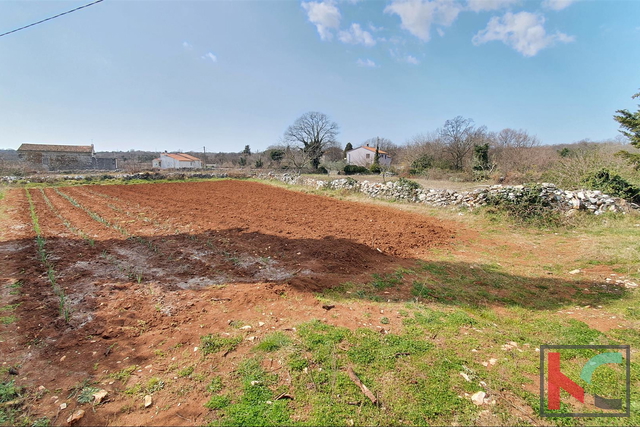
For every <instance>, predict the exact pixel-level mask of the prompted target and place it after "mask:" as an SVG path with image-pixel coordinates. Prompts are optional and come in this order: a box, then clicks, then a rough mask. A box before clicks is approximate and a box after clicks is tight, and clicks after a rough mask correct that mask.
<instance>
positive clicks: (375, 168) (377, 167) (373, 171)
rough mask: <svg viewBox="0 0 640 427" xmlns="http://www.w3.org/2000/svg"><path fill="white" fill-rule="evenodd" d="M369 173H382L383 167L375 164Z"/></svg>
mask: <svg viewBox="0 0 640 427" xmlns="http://www.w3.org/2000/svg"><path fill="white" fill-rule="evenodd" d="M369 171H370V172H371V173H380V172H382V167H381V166H380V165H379V164H376V163H374V164H372V165H371V167H370V168H369Z"/></svg>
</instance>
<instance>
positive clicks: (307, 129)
mask: <svg viewBox="0 0 640 427" xmlns="http://www.w3.org/2000/svg"><path fill="white" fill-rule="evenodd" d="M338 131H339V127H338V124H337V123H335V122H332V121H331V120H330V119H329V117H328V116H327V115H326V114H323V113H318V112H315V111H311V112H308V113H305V114H303V115H302V116H301V117H300V118H298V119H297V120H296V121H295V122H294V123H293V124H292V125H291V126H289V128H288V129H287V131H286V132H285V133H284V141H285V142H286V143H287V146H288V147H289V148H290V149H291V150H296V149H297V150H299V151H301V152H302V154H303V156H302V160H304V161H305V163H306V162H309V163H311V165H312V166H313V168H314V169H317V168H318V166H319V165H320V157H322V154H324V152H325V150H326V149H327V147H330V146H332V145H335V144H336V143H337V142H336V136H337V135H338ZM293 157H300V156H293ZM296 160H298V159H296ZM302 166H304V165H302Z"/></svg>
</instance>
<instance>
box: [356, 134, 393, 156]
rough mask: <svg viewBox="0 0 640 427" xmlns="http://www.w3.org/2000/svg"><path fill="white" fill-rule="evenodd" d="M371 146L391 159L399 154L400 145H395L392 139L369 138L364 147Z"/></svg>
mask: <svg viewBox="0 0 640 427" xmlns="http://www.w3.org/2000/svg"><path fill="white" fill-rule="evenodd" d="M367 144H369V147H378V149H379V150H381V151H384V152H385V153H387V154H389V155H390V156H391V157H395V156H396V155H397V154H398V145H397V144H394V143H393V142H392V141H391V140H390V139H387V138H381V137H377V136H376V137H375V138H369V139H367V140H366V141H365V142H364V145H367Z"/></svg>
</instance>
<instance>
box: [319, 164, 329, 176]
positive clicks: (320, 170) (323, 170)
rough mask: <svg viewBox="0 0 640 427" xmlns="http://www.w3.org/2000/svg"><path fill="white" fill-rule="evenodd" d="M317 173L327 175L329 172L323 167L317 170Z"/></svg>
mask: <svg viewBox="0 0 640 427" xmlns="http://www.w3.org/2000/svg"><path fill="white" fill-rule="evenodd" d="M317 172H318V173H321V174H323V175H327V174H328V173H329V171H328V170H327V168H325V167H324V166H320V167H319V168H318V170H317Z"/></svg>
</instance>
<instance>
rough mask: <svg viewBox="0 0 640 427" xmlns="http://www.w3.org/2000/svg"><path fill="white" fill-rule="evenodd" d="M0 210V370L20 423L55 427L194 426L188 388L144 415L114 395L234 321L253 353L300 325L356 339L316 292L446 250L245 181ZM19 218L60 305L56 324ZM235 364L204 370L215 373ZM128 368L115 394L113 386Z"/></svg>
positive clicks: (364, 213) (408, 228)
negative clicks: (11, 314) (21, 397)
mask: <svg viewBox="0 0 640 427" xmlns="http://www.w3.org/2000/svg"><path fill="white" fill-rule="evenodd" d="M27 192H28V194H29V195H30V198H31V200H32V203H33V208H34V209H33V215H32V214H31V211H30V203H29V200H28V198H27ZM4 202H5V203H6V206H8V207H9V208H8V209H7V210H6V212H5V218H3V220H2V224H3V229H2V230H0V259H1V260H2V263H1V264H2V266H1V268H0V281H1V283H0V293H1V294H0V296H1V297H2V299H3V301H6V302H7V303H8V304H19V306H17V308H16V309H15V317H16V319H17V320H16V321H15V322H14V323H10V324H7V325H0V359H1V360H2V367H3V368H5V369H8V368H9V367H15V368H16V371H13V372H14V373H16V372H17V375H16V383H17V384H19V385H20V386H23V387H26V388H27V389H29V390H33V391H36V392H37V393H36V394H37V395H38V397H39V398H38V399H34V400H33V401H32V402H28V405H27V407H28V409H29V411H30V415H31V417H32V418H34V419H35V418H38V417H42V416H46V417H48V418H49V419H50V420H51V421H52V422H53V423H54V424H64V423H65V422H66V419H67V417H68V416H69V415H71V413H72V412H73V411H74V410H76V409H78V408H82V409H84V410H85V415H84V417H83V418H82V419H81V420H80V421H79V422H78V424H81V425H82V424H87V425H89V424H94V425H95V424H114V425H125V424H137V425H148V424H156V425H176V424H182V425H187V424H189V425H197V424H201V423H203V422H205V421H206V413H207V409H206V408H204V407H203V403H204V402H206V400H207V396H206V395H205V394H206V393H203V390H201V388H203V387H200V388H198V387H195V388H192V389H188V388H187V389H185V390H186V391H184V392H183V393H165V394H161V395H159V396H158V397H156V396H154V402H153V404H152V405H151V406H150V407H149V408H144V406H143V404H142V402H138V401H136V400H135V399H134V398H129V397H127V396H123V395H122V394H121V393H117V392H118V391H119V390H120V391H121V390H123V389H124V388H125V387H127V386H130V385H131V384H134V383H136V381H138V382H139V381H142V379H143V378H147V377H149V376H152V375H155V374H158V373H162V372H165V371H168V370H170V368H171V366H172V365H175V364H176V363H180V362H181V361H182V360H183V359H185V358H188V357H193V354H194V352H195V353H197V351H198V350H197V349H195V347H197V346H198V345H199V342H200V337H201V336H203V335H206V334H210V333H218V332H223V331H226V330H228V329H229V324H230V322H231V323H233V321H234V320H242V321H243V322H245V323H250V324H251V323H253V324H254V325H257V324H260V326H259V327H254V329H253V330H252V331H250V332H247V335H251V336H255V337H256V339H259V337H260V336H262V335H264V334H265V333H267V332H272V331H274V330H290V329H291V328H292V327H294V326H295V325H297V324H299V323H300V322H304V321H307V320H310V319H314V318H317V319H324V320H326V321H328V322H330V323H332V324H337V325H342V326H348V327H354V328H355V327H357V326H362V325H363V324H365V322H364V321H363V318H362V316H361V313H358V312H357V311H354V310H352V308H347V307H342V308H341V307H337V308H336V309H335V310H334V311H332V312H331V313H332V314H334V315H333V316H331V317H330V318H329V319H327V317H328V316H327V311H326V310H325V309H323V308H322V303H321V302H320V301H319V300H318V299H317V298H316V297H315V296H314V295H315V292H318V291H322V290H324V289H327V288H331V287H334V286H337V285H340V284H342V283H345V282H348V281H351V282H356V283H357V282H363V281H367V280H370V278H371V275H372V274H373V273H380V274H382V273H386V272H390V271H393V270H394V269H396V268H398V267H401V266H409V265H413V264H415V262H416V260H418V259H422V258H424V257H425V256H426V254H427V253H428V251H429V250H431V249H433V248H435V247H438V246H444V245H447V244H449V243H450V242H452V241H453V240H452V239H454V238H455V237H456V233H455V231H454V229H453V227H452V226H451V225H449V224H446V223H444V222H442V221H438V220H435V219H431V218H427V217H425V216H422V215H417V214H412V213H408V212H402V211H398V210H395V209H390V208H384V207H378V206H373V205H366V204H361V203H352V202H344V201H339V200H334V199H330V198H327V197H322V196H315V195H308V194H301V193H297V192H292V191H287V190H284V189H279V188H276V187H272V186H268V185H264V184H259V183H254V182H247V181H234V180H225V181H213V182H195V183H170V184H149V185H113V186H81V187H61V188H44V189H29V190H17V189H16V190H11V191H9V192H7V194H6V197H5V201H4ZM32 216H36V217H37V218H38V224H39V227H40V229H41V236H42V237H44V239H45V241H46V243H45V245H44V248H45V251H46V254H47V257H48V258H47V259H48V263H49V265H50V266H53V271H54V274H55V281H56V283H57V285H58V286H60V287H61V288H62V289H63V290H64V293H65V297H66V301H65V307H66V308H67V309H68V312H69V317H68V319H67V320H66V321H65V319H64V317H63V316H62V315H61V311H60V306H59V304H60V303H59V298H58V297H57V296H56V295H55V294H54V291H53V287H52V285H51V282H50V274H51V272H49V274H47V269H48V268H47V267H46V266H45V264H44V263H43V262H42V261H41V260H40V259H39V257H38V253H37V246H36V242H35V238H36V232H35V230H34V227H33V223H32ZM5 225H6V226H5ZM391 292H394V291H393V290H391ZM397 292H400V291H397ZM402 296H403V295H393V294H390V295H389V297H390V298H391V297H402ZM361 304H363V306H364V305H366V303H361ZM336 310H337V311H336ZM341 310H342V311H341ZM335 313H339V314H342V315H341V316H338V315H335ZM391 326H393V324H392V325H391ZM247 338H250V337H247ZM177 349H180V351H179V352H178V351H177ZM243 352H244V353H246V349H244V347H243V346H240V347H239V348H238V350H237V351H235V352H232V353H230V354H228V355H227V354H224V355H214V356H211V357H209V358H208V359H207V361H208V362H209V361H210V363H211V369H212V370H213V369H217V370H225V369H227V370H230V369H233V367H234V366H236V365H237V363H238V362H239V361H240V360H242V358H243V357H244V354H243ZM167 353H171V354H176V356H174V357H173V358H171V357H169V356H168V355H167V356H166V357H165V355H166V354H167ZM223 359H224V360H223ZM133 365H135V366H136V370H135V371H133V372H132V374H133V375H132V376H131V378H129V379H128V380H125V381H124V383H123V382H122V381H118V380H117V375H116V376H115V377H114V373H118V372H120V371H122V370H123V369H124V368H127V367H129V366H133ZM174 380H175V384H178V383H179V381H181V379H180V378H178V377H175V378H174ZM88 381H90V382H92V383H96V384H99V387H100V388H104V389H106V390H107V391H108V392H109V393H110V394H109V396H108V397H107V401H106V402H105V403H103V404H101V405H99V406H92V405H91V404H80V403H78V402H77V399H74V398H70V397H69V396H73V391H74V387H76V389H77V387H78V385H79V384H83V382H84V383H87V382H88ZM175 384H174V386H175ZM174 388H175V387H174ZM176 389H177V388H176ZM61 405H62V406H61ZM65 405H66V407H65Z"/></svg>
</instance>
